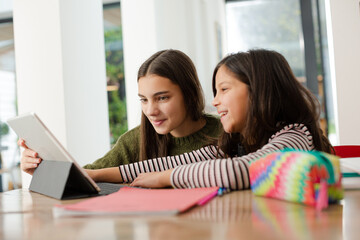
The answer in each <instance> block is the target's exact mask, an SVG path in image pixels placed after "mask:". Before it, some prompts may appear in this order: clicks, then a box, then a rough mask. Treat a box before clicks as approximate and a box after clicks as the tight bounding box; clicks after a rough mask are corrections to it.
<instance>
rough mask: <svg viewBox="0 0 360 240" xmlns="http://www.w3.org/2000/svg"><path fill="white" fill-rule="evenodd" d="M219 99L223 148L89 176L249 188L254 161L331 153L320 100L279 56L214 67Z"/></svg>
mask: <svg viewBox="0 0 360 240" xmlns="http://www.w3.org/2000/svg"><path fill="white" fill-rule="evenodd" d="M212 86H213V92H214V96H215V98H214V100H213V102H212V104H213V105H214V106H215V107H216V108H217V111H218V113H219V115H220V117H221V123H222V125H223V128H224V133H223V134H222V136H221V137H220V138H219V140H218V143H217V144H216V145H215V144H214V145H209V146H206V147H203V148H201V149H199V150H196V151H192V152H189V153H185V154H181V155H177V156H168V157H161V158H154V159H149V160H144V161H141V162H137V163H133V164H127V165H121V166H119V168H106V169H100V170H87V172H88V174H89V175H90V176H91V177H92V178H93V179H94V180H95V181H108V182H124V183H131V184H130V185H131V186H139V187H151V188H162V187H169V186H172V187H175V188H193V187H210V186H219V187H225V188H229V189H232V190H240V189H248V188H250V181H249V171H248V168H249V165H250V162H251V161H253V160H256V159H257V158H259V157H261V156H263V155H264V154H266V153H269V152H273V151H276V150H281V149H285V148H291V149H302V150H319V151H324V152H328V153H330V152H331V149H332V147H331V145H330V143H329V141H328V139H327V138H326V137H325V136H324V135H323V134H322V131H321V129H320V126H319V112H318V111H319V104H318V101H317V99H316V98H315V97H314V96H313V95H312V94H311V93H310V92H309V91H308V90H307V89H306V88H305V87H303V86H302V85H301V84H300V83H299V82H298V81H297V80H296V78H295V76H294V74H293V72H292V71H291V69H290V66H289V64H288V63H287V61H286V60H285V58H284V57H283V56H282V55H281V54H279V53H277V52H274V51H269V50H263V49H258V50H250V51H248V52H239V53H236V54H231V55H229V56H227V57H225V58H224V59H223V60H222V61H221V62H220V63H219V64H218V65H217V66H216V68H215V70H214V74H213V80H212Z"/></svg>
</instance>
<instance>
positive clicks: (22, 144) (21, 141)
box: [17, 138, 29, 148]
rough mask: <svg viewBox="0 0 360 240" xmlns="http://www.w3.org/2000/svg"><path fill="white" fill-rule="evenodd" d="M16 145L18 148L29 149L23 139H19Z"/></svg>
mask: <svg viewBox="0 0 360 240" xmlns="http://www.w3.org/2000/svg"><path fill="white" fill-rule="evenodd" d="M17 144H18V145H19V146H20V147H23V148H29V147H28V146H27V145H26V144H25V140H24V139H23V138H20V139H19V140H18V142H17Z"/></svg>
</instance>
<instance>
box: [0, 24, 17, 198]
mask: <svg viewBox="0 0 360 240" xmlns="http://www.w3.org/2000/svg"><path fill="white" fill-rule="evenodd" d="M16 115H17V109H16V82H15V55H14V34H13V24H12V20H11V19H7V20H2V23H0V160H1V161H0V167H1V168H2V169H3V170H4V169H7V170H9V171H11V174H1V175H0V191H5V190H8V189H12V188H13V187H14V184H16V185H17V186H19V185H20V184H19V182H20V176H19V175H18V174H15V172H14V171H15V170H14V169H15V166H17V165H18V163H19V151H18V147H17V145H16V140H17V136H16V134H15V133H14V132H12V131H10V129H9V127H8V126H7V124H6V123H5V121H6V120H7V119H9V118H11V117H14V116H16ZM15 176H17V178H16V177H15ZM10 178H11V179H10Z"/></svg>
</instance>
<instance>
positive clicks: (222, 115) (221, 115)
mask: <svg viewBox="0 0 360 240" xmlns="http://www.w3.org/2000/svg"><path fill="white" fill-rule="evenodd" d="M226 114H227V112H219V115H220V117H224V116H225V115H226Z"/></svg>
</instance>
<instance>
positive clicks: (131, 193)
mask: <svg viewBox="0 0 360 240" xmlns="http://www.w3.org/2000/svg"><path fill="white" fill-rule="evenodd" d="M218 189H219V188H218V187H211V188H192V189H140V188H131V187H123V188H121V189H120V190H119V191H118V192H115V193H112V194H109V195H107V196H102V197H95V198H91V199H88V200H84V201H81V202H78V203H75V204H67V205H56V206H55V208H54V215H55V216H66V215H69V216H75V215H79V216H80V215H96V214H106V215H108V214H114V215H134V214H136V215H143V214H177V213H181V212H184V211H186V210H188V209H190V208H191V207H193V206H195V205H203V204H205V203H206V202H208V201H209V200H211V199H212V198H213V197H215V196H216V195H217V192H218Z"/></svg>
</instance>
